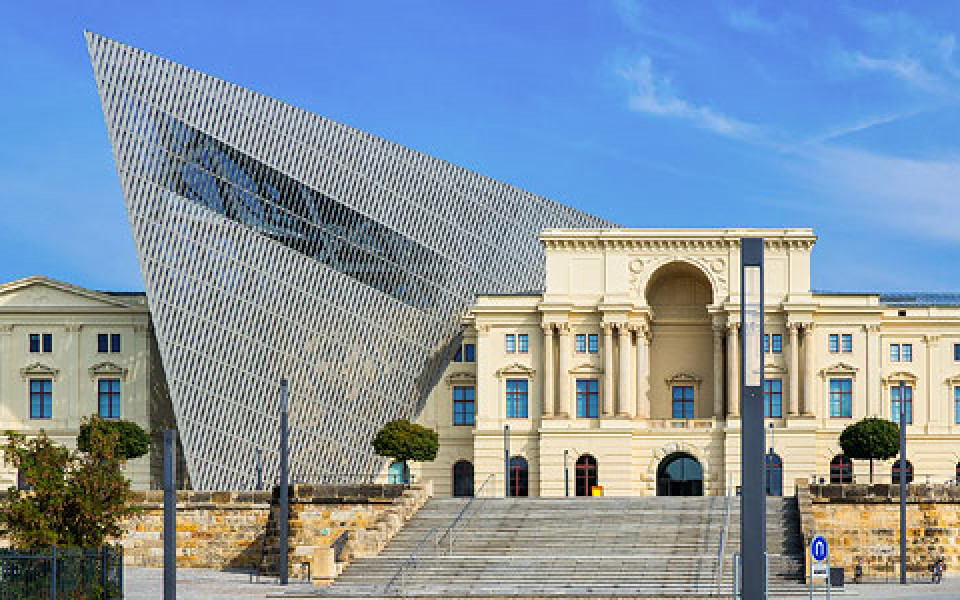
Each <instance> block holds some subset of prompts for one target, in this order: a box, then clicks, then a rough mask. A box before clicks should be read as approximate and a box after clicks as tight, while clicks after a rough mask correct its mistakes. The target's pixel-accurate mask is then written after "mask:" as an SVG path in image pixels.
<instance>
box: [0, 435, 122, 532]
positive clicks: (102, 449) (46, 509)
mask: <svg viewBox="0 0 960 600" xmlns="http://www.w3.org/2000/svg"><path fill="white" fill-rule="evenodd" d="M5 435H6V438H7V441H6V443H5V444H3V446H2V449H3V454H4V457H5V458H6V461H7V463H8V464H12V465H13V466H14V467H16V468H17V470H18V471H19V472H20V474H21V477H22V479H23V480H24V482H25V483H26V484H27V485H28V486H30V488H31V489H29V490H28V491H21V490H18V489H17V488H15V487H12V488H10V489H9V490H8V493H7V495H6V496H4V497H3V498H0V530H2V531H0V533H5V534H6V535H8V536H9V537H10V539H11V541H12V542H13V544H14V545H16V546H20V547H24V548H43V547H49V546H84V547H93V546H101V545H103V544H104V542H105V541H106V540H107V539H108V538H115V537H119V536H120V534H121V533H122V531H123V530H122V527H121V524H122V522H123V520H124V519H126V518H127V517H129V516H130V515H132V514H135V513H136V512H137V509H136V508H134V507H133V506H132V505H131V500H132V492H131V491H130V482H129V481H128V480H127V479H126V477H124V476H123V472H122V465H123V459H122V458H121V457H120V456H119V454H118V451H117V448H118V447H119V434H118V433H117V432H116V431H111V430H108V429H106V428H102V427H92V428H90V432H89V434H88V441H87V450H86V451H82V450H77V451H70V450H67V449H66V448H63V447H61V446H58V445H56V444H54V443H53V442H52V441H51V440H50V438H49V437H47V435H46V433H44V432H43V431H41V432H40V434H39V435H37V436H35V437H31V438H29V439H28V438H27V437H26V436H24V435H22V434H19V433H15V432H12V431H7V432H6V433H5Z"/></svg>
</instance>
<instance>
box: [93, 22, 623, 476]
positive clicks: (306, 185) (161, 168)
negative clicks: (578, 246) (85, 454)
mask: <svg viewBox="0 0 960 600" xmlns="http://www.w3.org/2000/svg"><path fill="white" fill-rule="evenodd" d="M86 39H87V47H88V50H89V52H90V58H91V62H92V64H93V71H94V76H95V78H96V82H97V87H98V89H99V93H100V99H101V102H102V105H103V113H104V118H105V120H106V125H107V131H108V133H109V136H110V141H111V144H112V147H113V154H114V159H115V161H116V164H117V171H118V174H119V177H120V180H121V183H122V186H123V194H124V199H125V202H126V207H127V213H128V216H129V219H130V224H131V227H132V228H133V237H134V243H135V245H136V249H137V254H138V259H139V261H140V269H141V272H142V274H143V279H144V285H145V288H146V293H147V298H148V300H149V304H150V309H151V312H152V316H153V321H154V328H155V332H156V337H157V342H158V345H159V349H160V355H161V359H162V361H163V366H164V370H165V372H166V377H167V383H168V385H169V389H170V394H171V398H172V401H173V408H174V413H175V415H176V419H177V423H178V428H179V430H180V436H181V441H182V445H183V449H184V454H185V458H186V463H187V466H188V468H189V470H190V477H191V480H192V482H193V485H194V487H195V488H198V489H245V488H249V487H250V486H251V485H252V484H253V482H254V477H255V475H254V473H255V471H254V465H255V461H256V458H255V457H256V454H257V450H260V451H262V456H263V465H264V475H265V481H272V480H275V477H276V470H277V464H278V460H277V452H276V448H277V446H278V439H279V434H278V422H279V400H278V398H279V381H280V379H281V378H284V377H285V378H287V379H288V380H289V381H290V398H291V414H290V420H291V461H292V465H291V469H292V472H293V473H294V476H295V477H300V478H301V479H309V478H311V477H314V476H317V475H319V474H327V473H347V474H359V473H371V472H375V471H378V470H379V469H380V467H381V465H382V464H383V463H382V460H381V459H380V458H379V457H377V456H376V455H374V454H373V451H372V448H371V445H370V440H371V439H372V437H373V435H374V433H375V432H376V431H377V430H378V429H379V428H380V426H382V425H383V423H385V422H386V421H388V420H390V419H394V418H401V417H403V418H410V417H412V416H414V414H415V412H416V410H417V407H418V405H419V403H420V402H422V401H423V400H424V399H425V398H426V396H427V394H428V393H429V391H430V389H431V387H432V386H433V385H434V383H435V381H436V378H437V377H438V375H439V372H440V371H441V370H442V369H443V367H444V366H445V364H446V363H447V361H448V360H449V359H450V358H451V356H452V347H453V345H454V344H455V343H457V336H458V329H459V326H458V320H459V317H460V316H461V315H462V314H463V312H464V310H465V309H466V308H467V307H468V306H469V305H470V303H471V302H472V301H473V297H474V294H475V293H478V292H513V291H520V290H529V289H538V288H540V287H541V286H542V284H543V276H544V273H543V254H542V250H541V248H540V245H539V242H538V240H537V234H538V233H539V232H540V230H541V229H542V228H545V227H607V226H611V227H612V226H613V224H612V223H610V222H608V221H605V220H603V219H599V218H596V217H593V216H590V215H588V214H585V213H582V212H579V211H577V210H574V209H571V208H569V207H566V206H563V205H560V204H557V203H554V202H551V201H549V200H547V199H545V198H542V197H539V196H536V195H533V194H530V193H528V192H525V191H523V190H520V189H517V188H515V187H511V186H509V185H506V184H503V183H500V182H497V181H494V180H491V179H489V178H486V177H483V176H481V175H478V174H476V173H473V172H470V171H467V170H465V169H462V168H459V167H456V166H454V165H452V164H449V163H447V162H444V161H442V160H439V159H436V158H432V157H430V156H427V155H425V154H422V153H419V152H415V151H413V150H410V149H408V148H404V147H403V146H400V145H397V144H393V143H391V142H388V141H386V140H383V139H380V138H378V137H376V136H373V135H370V134H367V133H364V132H362V131H359V130H356V129H353V128H350V127H347V126H345V125H341V124H339V123H335V122H332V121H330V120H328V119H325V118H323V117H320V116H317V115H313V114H310V113H308V112H306V111H303V110H300V109H298V108H295V107H293V106H290V105H287V104H284V103H282V102H279V101H277V100H273V99H271V98H268V97H265V96H263V95H260V94H257V93H254V92H252V91H250V90H246V89H244V88H241V87H239V86H236V85H232V84H230V83H227V82H224V81H221V80H219V79H216V78H214V77H210V76H207V75H204V74H202V73H199V72H197V71H194V70H192V69H188V68H186V67H183V66H181V65H178V64H176V63H173V62H170V61H167V60H164V59H161V58H158V57H156V56H153V55H151V54H149V53H146V52H143V51H141V50H138V49H135V48H132V47H130V46H126V45H124V44H120V43H118V42H115V41H112V40H110V39H107V38H104V37H101V36H98V35H95V34H91V33H87V35H86Z"/></svg>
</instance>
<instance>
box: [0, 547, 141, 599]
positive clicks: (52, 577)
mask: <svg viewBox="0 0 960 600" xmlns="http://www.w3.org/2000/svg"><path fill="white" fill-rule="evenodd" d="M57 598H62V599H67V598H84V599H89V600H114V599H119V598H123V548H121V547H119V546H103V547H101V548H58V547H52V548H43V549H37V550H21V549H17V548H0V600H23V599H31V600H32V599H36V600H47V599H50V600H56V599H57Z"/></svg>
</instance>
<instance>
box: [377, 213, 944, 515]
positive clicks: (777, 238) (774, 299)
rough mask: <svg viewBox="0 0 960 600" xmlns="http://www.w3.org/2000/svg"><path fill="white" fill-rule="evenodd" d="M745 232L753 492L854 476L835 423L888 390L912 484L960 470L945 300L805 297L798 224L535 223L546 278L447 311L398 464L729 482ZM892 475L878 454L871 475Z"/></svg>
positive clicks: (495, 487)
mask: <svg viewBox="0 0 960 600" xmlns="http://www.w3.org/2000/svg"><path fill="white" fill-rule="evenodd" d="M743 237H763V238H764V268H765V301H764V310H765V325H764V327H765V329H764V332H765V336H764V340H763V344H764V350H765V352H764V362H763V369H764V394H763V401H764V412H765V416H766V417H767V419H766V424H767V432H768V433H767V447H768V448H770V449H771V452H770V453H769V454H768V456H767V465H768V475H767V487H768V493H770V494H773V495H790V494H792V493H793V491H794V482H795V481H796V480H797V479H800V478H804V479H807V480H809V479H811V478H817V479H819V478H823V479H825V480H830V481H834V482H850V481H853V480H854V479H856V481H858V482H860V481H863V482H865V481H866V480H867V471H868V463H867V462H866V461H855V462H854V461H851V460H850V459H848V458H847V457H845V456H844V455H843V452H842V450H841V449H840V446H839V443H838V438H839V435H840V432H841V431H842V430H843V428H845V427H846V426H847V425H850V424H851V423H854V422H856V421H858V420H860V419H862V418H864V417H867V416H880V417H884V418H893V415H897V414H899V402H900V401H901V399H903V400H904V401H905V403H906V411H907V415H908V423H909V425H908V428H907V436H908V449H909V451H908V463H907V478H908V480H916V481H918V482H923V481H931V482H943V481H947V480H955V479H957V478H958V477H960V445H958V443H957V442H958V440H960V295H951V294H883V293H847V292H837V293H835V292H816V291H812V290H811V287H810V278H811V252H812V250H813V247H814V244H815V242H816V239H817V238H816V236H815V235H814V233H813V231H812V230H810V229H777V230H753V229H750V230H747V229H714V230H631V229H605V230H604V229H547V230H544V231H543V232H542V233H541V235H540V242H541V244H542V246H543V249H544V251H545V261H546V265H545V267H546V278H545V286H544V289H542V290H531V291H529V292H525V293H512V294H488V295H478V297H477V299H476V302H475V304H474V305H473V306H472V307H471V308H470V309H469V311H468V312H467V313H466V315H465V316H464V317H463V320H462V323H463V336H462V344H461V345H460V347H459V349H458V350H457V351H456V354H455V356H454V358H453V360H452V361H451V362H450V363H449V365H448V367H447V368H446V370H445V372H444V374H443V376H442V378H441V380H440V382H439V383H438V384H437V385H436V386H435V388H434V389H433V391H432V393H431V394H430V396H429V399H428V401H427V403H426V405H425V407H424V409H423V411H422V412H421V413H420V415H419V421H420V422H421V423H422V424H424V425H426V426H428V427H431V428H434V429H436V430H437V431H438V432H439V434H440V451H439V455H438V456H437V459H436V460H435V461H433V462H429V463H422V464H417V465H414V468H413V476H414V477H420V478H426V479H432V480H434V482H435V485H436V489H437V492H438V494H440V495H471V494H474V493H479V494H483V495H502V494H504V493H505V491H508V492H509V494H510V495H516V496H524V495H529V496H554V497H555V496H563V495H565V494H566V495H571V496H572V495H591V494H598V493H602V494H604V495H616V496H631V495H634V496H636V495H654V494H657V495H700V494H705V495H718V494H724V493H726V491H727V490H728V489H729V490H731V492H732V491H733V490H735V489H736V486H738V485H739V481H740V397H739V372H740V366H739V362H738V361H739V351H738V349H739V344H740V339H739V336H740V332H739V323H740V314H739V309H740V294H739V290H740V280H739V265H740V258H739V246H740V239H741V238H743ZM901 384H902V387H901ZM505 430H506V431H505ZM507 455H509V457H510V458H509V473H510V475H509V490H505V481H506V477H505V472H506V471H507V468H508V466H507V464H506V460H505V458H506V456H507ZM392 468H393V469H396V468H397V465H394V466H393V467H392ZM899 474H900V471H899V466H898V464H895V463H894V461H886V462H877V463H875V478H874V480H875V481H877V482H888V483H889V482H890V481H891V480H893V481H894V482H896V481H898V480H899V479H898V478H899ZM393 475H394V477H396V476H398V475H399V476H402V474H400V473H396V472H395V473H394V474H393Z"/></svg>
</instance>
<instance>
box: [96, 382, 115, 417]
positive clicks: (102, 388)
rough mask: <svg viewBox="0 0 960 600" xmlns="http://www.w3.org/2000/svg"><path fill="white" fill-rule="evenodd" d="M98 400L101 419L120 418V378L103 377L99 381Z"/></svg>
mask: <svg viewBox="0 0 960 600" xmlns="http://www.w3.org/2000/svg"><path fill="white" fill-rule="evenodd" d="M97 400H98V404H99V407H100V418H101V419H119V418H120V416H121V414H120V380H119V379H101V380H100V381H98V382H97Z"/></svg>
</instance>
